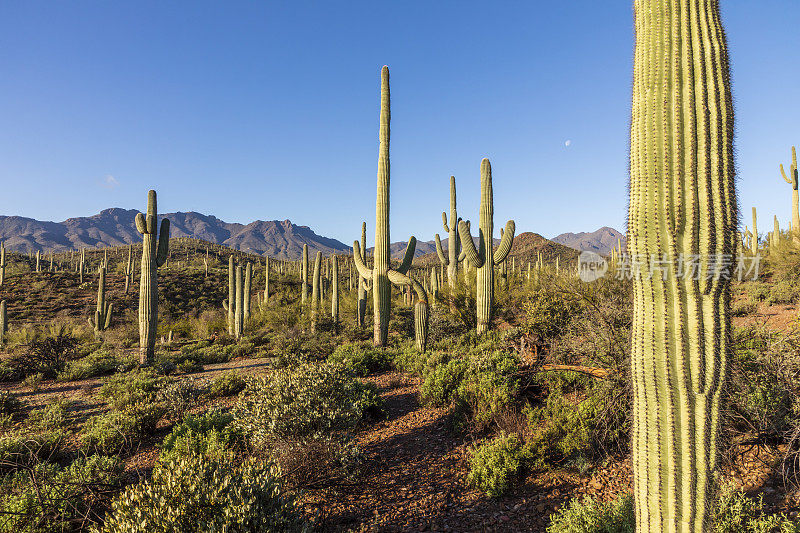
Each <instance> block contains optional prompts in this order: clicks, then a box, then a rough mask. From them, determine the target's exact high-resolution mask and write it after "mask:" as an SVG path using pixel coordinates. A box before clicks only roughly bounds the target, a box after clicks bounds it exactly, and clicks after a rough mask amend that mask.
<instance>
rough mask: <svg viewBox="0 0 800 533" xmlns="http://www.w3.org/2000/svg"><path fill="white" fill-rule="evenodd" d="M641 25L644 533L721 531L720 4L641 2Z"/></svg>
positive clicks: (637, 110) (724, 306)
mask: <svg viewBox="0 0 800 533" xmlns="http://www.w3.org/2000/svg"><path fill="white" fill-rule="evenodd" d="M635 26H636V50H635V56H634V76H633V77H634V79H633V111H632V115H631V144H630V146H631V153H630V169H631V170H630V205H629V215H628V216H629V218H628V250H629V252H630V253H631V254H632V257H633V258H634V259H635V261H637V262H640V264H641V265H642V266H641V268H640V269H638V271H635V272H634V273H633V274H634V280H633V288H634V309H633V333H632V344H631V375H632V379H633V430H632V446H631V448H632V459H633V462H632V466H633V484H634V497H635V509H636V530H637V532H639V533H643V532H662V531H676V532H689V531H692V532H701V531H709V530H710V524H709V517H710V516H711V514H712V510H713V509H712V507H711V504H712V501H713V498H712V495H713V490H714V485H715V479H716V474H715V470H716V466H717V460H718V455H717V439H718V429H719V400H720V391H721V388H722V384H723V381H724V379H725V376H726V365H727V358H728V351H729V349H730V344H729V339H730V333H731V323H730V317H729V314H728V311H729V308H730V286H729V280H728V278H727V275H719V274H724V273H723V272H715V270H713V263H714V262H715V261H721V260H722V259H723V258H724V257H726V254H734V253H735V252H736V243H735V230H736V221H737V207H736V195H735V190H734V166H733V148H732V147H733V144H732V136H733V107H732V103H731V93H730V78H729V69H728V54H727V46H726V41H725V35H724V32H723V29H722V26H721V24H720V13H719V4H718V2H717V1H715V0H636V1H635ZM754 233H755V230H754ZM727 256H728V257H730V255H727ZM692 257H699V258H700V259H699V261H700V269H701V273H700V276H697V277H696V276H694V275H682V273H681V270H680V267H681V264H680V261H681V260H682V259H683V260H686V259H687V258H692ZM651 273H654V275H651ZM706 274H712V275H711V277H710V278H707V277H706Z"/></svg>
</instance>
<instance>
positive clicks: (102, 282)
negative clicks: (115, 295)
mask: <svg viewBox="0 0 800 533" xmlns="http://www.w3.org/2000/svg"><path fill="white" fill-rule="evenodd" d="M112 308H113V304H112V303H111V302H107V301H106V267H105V265H101V266H100V274H99V276H98V282H97V309H96V310H95V312H94V318H88V319H87V320H88V321H89V325H90V326H92V327H93V328H94V332H95V333H100V332H101V331H105V330H107V329H108V327H109V326H110V325H111V312H112Z"/></svg>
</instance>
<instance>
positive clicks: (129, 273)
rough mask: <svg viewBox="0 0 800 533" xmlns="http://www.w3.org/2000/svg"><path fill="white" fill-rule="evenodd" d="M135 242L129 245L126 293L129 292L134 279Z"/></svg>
mask: <svg viewBox="0 0 800 533" xmlns="http://www.w3.org/2000/svg"><path fill="white" fill-rule="evenodd" d="M132 255H133V244H129V245H128V262H127V264H126V265H125V294H128V288H129V286H130V284H131V281H132V280H133V257H132Z"/></svg>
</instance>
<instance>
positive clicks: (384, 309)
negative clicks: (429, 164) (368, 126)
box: [353, 65, 428, 348]
mask: <svg viewBox="0 0 800 533" xmlns="http://www.w3.org/2000/svg"><path fill="white" fill-rule="evenodd" d="M390 118H391V111H390V98H389V67H387V66H386V65H384V66H383V68H382V69H381V114H380V127H379V130H378V139H379V147H378V183H377V194H376V200H375V250H374V254H373V265H372V268H371V269H370V268H367V265H365V264H364V260H363V255H362V251H361V246H359V244H358V241H354V242H353V252H354V253H353V260H354V261H355V264H356V268H357V269H358V273H359V274H360V275H361V276H363V277H365V278H368V279H369V278H371V279H372V301H373V314H374V330H373V344H375V346H386V341H387V339H388V335H389V312H390V310H391V286H390V285H389V284H390V283H394V284H395V285H400V286H402V285H412V286H413V287H414V289H415V290H416V291H417V293H418V294H419V293H420V291H421V293H422V295H424V294H425V289H423V288H422V286H421V285H420V284H419V282H417V281H415V280H412V279H411V278H409V277H408V276H406V272H408V269H409V268H410V267H411V262H412V261H413V259H414V249H415V248H416V246H417V239H416V238H415V237H413V236H412V237H411V238H410V239H409V240H408V246H407V247H406V255H405V257H404V258H403V262H402V263H401V264H400V266H399V267H397V269H396V270H392V269H390V268H389V267H390V264H391V257H390V255H389V134H390V128H389V122H390ZM362 227H363V226H362ZM423 301H424V307H425V309H424V311H423V310H421V308H420V306H421V305H422V304H423ZM421 313H424V328H425V330H426V333H425V336H426V338H427V324H428V321H427V316H428V300H427V297H422V296H420V300H419V302H418V303H417V307H416V308H415V315H416V316H418V318H419V317H421V315H420V314H421ZM420 320H422V319H421V318H420ZM421 323H422V322H420V321H417V324H416V325H417V327H420V324H421ZM417 334H418V335H419V334H420V333H419V332H418V333H417ZM423 348H424V347H423Z"/></svg>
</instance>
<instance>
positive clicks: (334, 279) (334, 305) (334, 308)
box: [331, 255, 339, 330]
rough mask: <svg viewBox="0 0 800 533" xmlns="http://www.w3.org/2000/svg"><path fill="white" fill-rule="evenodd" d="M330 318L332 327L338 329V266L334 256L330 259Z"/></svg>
mask: <svg viewBox="0 0 800 533" xmlns="http://www.w3.org/2000/svg"><path fill="white" fill-rule="evenodd" d="M331 318H332V319H333V327H334V328H335V329H336V330H338V329H339V264H338V262H337V260H336V255H334V256H333V257H331Z"/></svg>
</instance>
